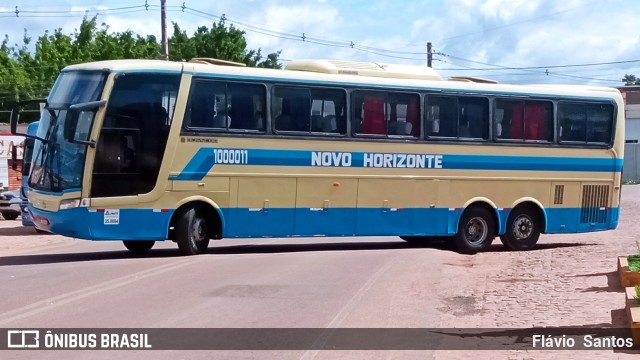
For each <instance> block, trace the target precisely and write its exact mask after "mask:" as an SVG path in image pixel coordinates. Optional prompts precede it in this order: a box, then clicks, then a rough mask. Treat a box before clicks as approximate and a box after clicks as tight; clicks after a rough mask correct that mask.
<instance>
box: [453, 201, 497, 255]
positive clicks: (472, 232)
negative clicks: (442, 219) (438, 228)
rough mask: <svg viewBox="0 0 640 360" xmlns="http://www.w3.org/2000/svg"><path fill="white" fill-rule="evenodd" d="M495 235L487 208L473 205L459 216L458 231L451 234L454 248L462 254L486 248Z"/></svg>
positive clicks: (494, 226)
mask: <svg viewBox="0 0 640 360" xmlns="http://www.w3.org/2000/svg"><path fill="white" fill-rule="evenodd" d="M495 237H496V224H495V220H494V217H493V216H492V214H491V213H490V212H489V210H487V209H485V208H483V207H479V206H474V207H470V208H467V209H466V210H465V211H464V212H463V213H462V216H461V217H460V222H459V223H458V232H457V233H456V234H455V235H454V236H453V241H454V243H455V246H456V249H457V250H458V252H460V253H462V254H475V253H477V252H479V251H483V250H486V249H487V248H488V247H489V246H490V245H491V243H492V242H493V239H494V238H495Z"/></svg>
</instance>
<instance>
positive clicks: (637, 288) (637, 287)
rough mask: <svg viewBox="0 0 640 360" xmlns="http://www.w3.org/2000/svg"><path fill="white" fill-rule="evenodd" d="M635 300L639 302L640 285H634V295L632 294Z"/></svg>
mask: <svg viewBox="0 0 640 360" xmlns="http://www.w3.org/2000/svg"><path fill="white" fill-rule="evenodd" d="M634 298H635V299H636V302H637V303H638V304H640V286H636V296H634Z"/></svg>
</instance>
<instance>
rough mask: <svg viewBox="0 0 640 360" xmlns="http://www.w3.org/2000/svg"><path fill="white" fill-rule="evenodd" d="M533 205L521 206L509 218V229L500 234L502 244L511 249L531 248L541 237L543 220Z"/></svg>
mask: <svg viewBox="0 0 640 360" xmlns="http://www.w3.org/2000/svg"><path fill="white" fill-rule="evenodd" d="M539 218H540V216H539V214H538V212H537V211H536V210H535V209H533V208H532V207H531V206H519V207H516V208H515V209H513V210H512V211H511V214H509V218H508V219H507V230H506V232H505V233H504V235H501V236H500V241H502V244H503V245H504V246H505V247H506V248H507V249H509V250H511V251H525V250H531V249H532V248H533V247H534V246H535V245H536V243H537V242H538V238H539V237H540V232H541V227H542V222H541V221H540V220H539Z"/></svg>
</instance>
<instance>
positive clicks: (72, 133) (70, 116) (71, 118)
mask: <svg viewBox="0 0 640 360" xmlns="http://www.w3.org/2000/svg"><path fill="white" fill-rule="evenodd" d="M106 103H107V102H106V101H105V100H101V101H91V102H86V103H82V104H76V105H71V106H70V107H69V110H67V116H66V119H65V122H64V129H63V136H64V139H65V140H67V141H69V142H74V143H79V144H85V145H89V146H91V147H94V146H96V143H95V142H94V141H86V140H81V139H76V130H77V129H78V122H79V121H80V118H81V116H80V115H81V114H82V113H83V112H85V111H94V110H96V109H98V108H100V107H101V106H104V105H105V104H106ZM91 119H92V120H93V117H91ZM89 127H90V126H89Z"/></svg>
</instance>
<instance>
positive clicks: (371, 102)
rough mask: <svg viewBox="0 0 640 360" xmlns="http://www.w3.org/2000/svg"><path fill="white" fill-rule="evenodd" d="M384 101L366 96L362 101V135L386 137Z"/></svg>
mask: <svg viewBox="0 0 640 360" xmlns="http://www.w3.org/2000/svg"><path fill="white" fill-rule="evenodd" d="M384 107H385V102H384V99H382V98H381V97H377V96H367V97H365V99H364V114H363V115H362V129H361V132H362V133H363V134H369V135H386V134H387V124H386V119H385V111H384Z"/></svg>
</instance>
